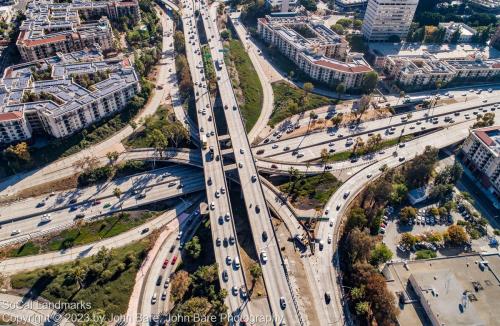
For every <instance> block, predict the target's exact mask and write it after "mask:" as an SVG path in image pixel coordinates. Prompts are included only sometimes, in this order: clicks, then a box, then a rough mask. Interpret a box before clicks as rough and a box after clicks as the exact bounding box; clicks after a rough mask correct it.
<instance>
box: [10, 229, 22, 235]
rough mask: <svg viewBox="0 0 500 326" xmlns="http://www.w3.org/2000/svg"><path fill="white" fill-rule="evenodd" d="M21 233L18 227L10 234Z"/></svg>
mask: <svg viewBox="0 0 500 326" xmlns="http://www.w3.org/2000/svg"><path fill="white" fill-rule="evenodd" d="M19 233H21V230H19V229H16V230H12V232H11V233H10V235H18V234H19Z"/></svg>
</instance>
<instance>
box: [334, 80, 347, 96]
mask: <svg viewBox="0 0 500 326" xmlns="http://www.w3.org/2000/svg"><path fill="white" fill-rule="evenodd" d="M335 91H336V92H337V99H339V100H340V99H341V98H342V94H344V93H345V91H346V87H345V84H344V83H339V84H338V85H337V87H336V88H335Z"/></svg>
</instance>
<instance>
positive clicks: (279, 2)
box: [266, 0, 299, 12]
mask: <svg viewBox="0 0 500 326" xmlns="http://www.w3.org/2000/svg"><path fill="white" fill-rule="evenodd" d="M298 3H299V1H298V0H266V4H267V5H268V6H269V7H270V8H271V10H272V11H278V12H289V11H291V10H292V9H293V8H295V7H297V4H298Z"/></svg>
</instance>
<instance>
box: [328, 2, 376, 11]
mask: <svg viewBox="0 0 500 326" xmlns="http://www.w3.org/2000/svg"><path fill="white" fill-rule="evenodd" d="M367 4H368V0H335V9H338V10H340V11H342V12H356V13H364V12H365V10H366V6H367Z"/></svg>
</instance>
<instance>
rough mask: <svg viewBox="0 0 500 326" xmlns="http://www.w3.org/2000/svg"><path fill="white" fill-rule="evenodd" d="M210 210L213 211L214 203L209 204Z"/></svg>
mask: <svg viewBox="0 0 500 326" xmlns="http://www.w3.org/2000/svg"><path fill="white" fill-rule="evenodd" d="M210 209H211V210H214V209H215V203H214V202H211V203H210Z"/></svg>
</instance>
